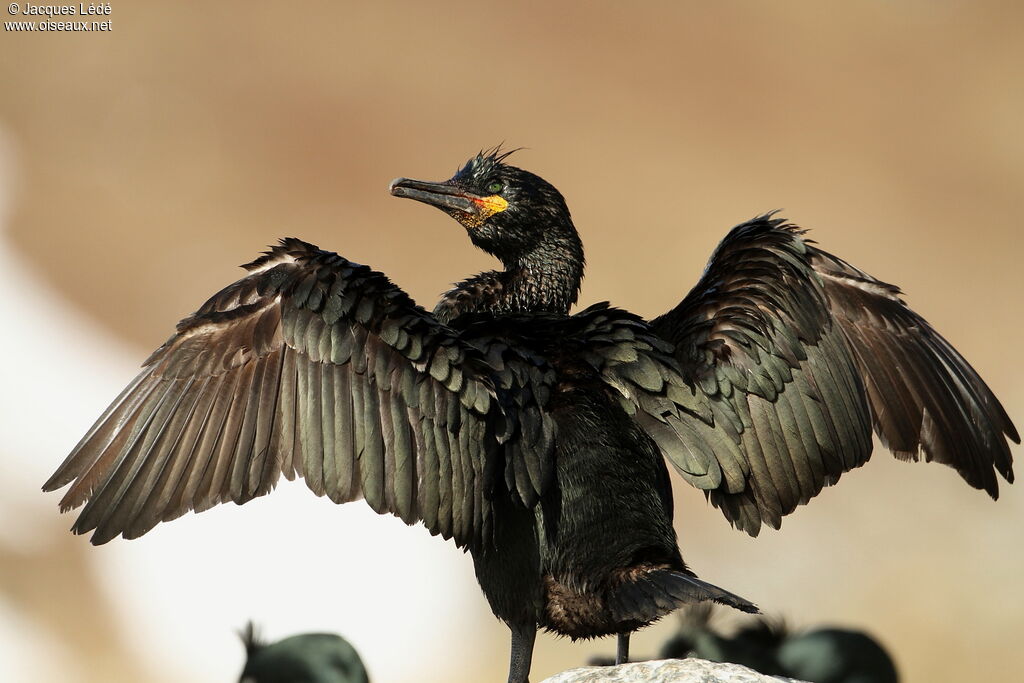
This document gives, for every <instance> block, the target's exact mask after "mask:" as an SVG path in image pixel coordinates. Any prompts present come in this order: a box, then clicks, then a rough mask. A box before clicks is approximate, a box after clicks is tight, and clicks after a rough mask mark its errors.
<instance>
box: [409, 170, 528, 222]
mask: <svg viewBox="0 0 1024 683" xmlns="http://www.w3.org/2000/svg"><path fill="white" fill-rule="evenodd" d="M389 189H390V191H391V194H392V196H395V197H406V198H408V199H415V200H416V201H418V202H423V203H424V204H430V205H432V206H436V207H438V208H439V209H443V210H446V211H447V210H455V211H460V212H462V213H463V214H466V217H467V218H469V219H470V220H471V221H472V222H474V223H476V224H479V223H480V222H483V221H485V220H487V218H489V217H490V216H492V215H494V214H496V213H498V212H499V211H504V210H505V209H506V208H507V207H508V202H507V201H505V200H504V199H503V198H501V197H499V196H497V195H495V196H493V197H481V196H480V195H476V194H473V193H472V192H466V191H465V190H461V189H459V188H458V187H456V186H454V185H451V184H449V183H429V182H425V181H423V180H412V179H411V178H395V179H394V180H392V181H391V186H390V188H389ZM460 220H461V219H460Z"/></svg>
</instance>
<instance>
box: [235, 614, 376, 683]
mask: <svg viewBox="0 0 1024 683" xmlns="http://www.w3.org/2000/svg"><path fill="white" fill-rule="evenodd" d="M241 635H242V643H243V644H244V645H245V667H244V668H243V669H242V674H241V675H240V676H239V678H238V683H370V677H369V676H368V675H367V673H366V667H365V666H363V660H362V659H360V657H359V653H358V652H356V649H355V648H354V647H352V644H351V643H349V642H348V641H347V640H345V639H344V638H342V637H341V636H339V635H337V634H335V633H303V634H300V635H297V636H289V637H287V638H283V639H282V640H279V641H277V642H274V643H265V642H263V641H262V640H261V639H260V638H259V636H257V634H256V627H255V625H254V624H253V623H252V622H249V624H248V625H247V626H246V627H245V630H244V631H242V634H241Z"/></svg>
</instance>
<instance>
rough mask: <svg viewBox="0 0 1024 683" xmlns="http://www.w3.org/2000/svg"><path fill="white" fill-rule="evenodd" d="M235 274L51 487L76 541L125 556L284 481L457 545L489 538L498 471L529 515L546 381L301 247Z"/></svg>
mask: <svg viewBox="0 0 1024 683" xmlns="http://www.w3.org/2000/svg"><path fill="white" fill-rule="evenodd" d="M245 267H246V268H247V269H248V270H249V271H250V274H249V275H248V276H247V277H245V278H243V279H242V280H239V281H238V282H236V283H234V284H232V285H230V286H229V287H227V288H225V289H224V290H222V291H221V292H219V293H217V294H215V295H214V296H213V297H212V298H211V299H210V300H209V301H207V302H206V303H205V304H204V305H203V306H202V308H200V309H199V310H198V311H197V312H196V313H195V314H193V315H192V316H190V317H188V318H186V319H185V320H183V321H182V322H181V323H179V325H178V330H177V333H176V334H175V335H174V336H172V337H171V338H170V339H169V340H168V341H167V343H165V344H164V345H163V346H162V347H160V348H159V349H158V350H157V351H156V352H155V353H154V354H153V355H152V356H151V357H150V358H149V359H148V360H147V361H146V363H145V365H144V368H143V370H142V372H141V373H140V374H139V375H138V377H136V378H135V380H134V381H133V382H132V383H131V384H130V385H129V386H128V387H127V388H126V389H125V390H124V392H122V394H121V395H120V396H119V397H118V398H117V399H116V400H115V401H114V403H113V404H111V406H110V407H109V408H108V409H107V411H106V412H105V413H104V414H103V416H102V417H100V419H99V420H98V421H97V422H96V424H95V425H94V426H93V427H92V429H91V430H90V431H89V432H88V434H86V436H85V437H84V438H83V439H82V440H81V442H80V443H79V444H78V445H77V446H76V447H75V449H74V451H72V453H71V454H70V455H69V456H68V457H67V459H66V460H65V461H64V463H63V464H62V465H61V466H60V468H59V469H58V470H57V471H56V473H55V474H54V475H53V476H52V477H51V478H50V480H49V481H47V482H46V484H45V486H44V490H54V489H57V488H60V487H62V486H65V485H66V484H68V483H72V482H73V484H72V486H71V488H70V489H69V490H68V491H67V493H66V495H65V496H64V499H63V500H62V501H61V506H62V509H63V510H67V509H71V508H74V507H78V506H79V505H82V504H83V503H84V504H85V507H84V508H83V510H82V512H81V514H80V516H79V518H78V520H77V521H76V523H75V526H74V531H75V532H76V533H87V532H90V531H93V532H94V533H93V536H92V541H93V543H97V544H99V543H104V542H106V541H108V540H110V539H112V538H114V537H116V536H118V535H123V536H124V537H125V538H134V537H137V536H140V535H142V534H144V533H146V532H147V531H149V530H150V529H152V528H153V527H154V526H155V525H156V524H157V523H159V522H161V521H167V520H170V519H174V518H176V517H178V516H180V515H182V514H184V513H185V512H187V511H188V510H196V511H201V510H205V509H207V508H209V507H211V506H213V505H216V504H217V503H222V502H226V501H234V502H235V503H239V504H241V503H244V502H246V501H248V500H251V499H252V498H255V497H256V496H260V495H264V494H266V493H268V492H269V491H270V490H271V489H273V487H274V486H275V484H276V483H277V481H278V480H279V479H280V476H281V475H282V474H284V476H285V477H287V478H289V479H291V478H293V477H294V476H295V475H296V474H298V475H299V476H301V477H303V478H304V479H305V482H306V484H307V485H308V486H309V488H310V489H312V490H313V491H314V492H315V493H316V494H317V495H323V494H327V495H328V496H329V497H330V498H331V499H332V500H334V501H335V502H338V503H342V502H346V501H350V500H355V499H357V498H365V500H366V502H367V503H368V504H369V505H370V507H372V508H373V509H374V510H376V511H377V512H380V513H384V512H389V513H392V514H394V515H397V516H398V517H400V518H402V519H403V520H405V521H406V522H407V523H410V524H411V523H413V522H415V521H422V522H423V523H424V525H425V526H426V527H427V528H428V529H429V530H430V531H431V532H432V533H434V534H441V535H442V536H444V537H445V538H451V537H454V539H455V540H456V542H457V543H459V544H460V545H466V544H468V543H470V542H473V541H474V540H479V539H481V538H484V537H486V536H487V535H488V534H489V533H490V514H491V511H490V502H489V500H488V494H489V493H491V491H492V489H493V487H494V485H495V482H498V481H499V480H500V479H501V477H500V476H496V475H495V471H496V468H502V467H505V466H506V465H507V466H508V467H509V468H510V469H514V470H515V471H517V472H519V474H520V476H519V477H518V478H515V477H513V481H514V484H513V486H518V488H513V489H512V490H513V491H514V492H515V493H516V494H517V495H518V496H519V497H520V498H521V499H522V500H524V501H526V502H528V503H531V502H533V501H535V500H536V497H537V496H538V495H539V493H540V491H541V489H542V487H543V482H544V481H545V478H546V477H547V476H548V475H546V474H545V472H546V471H547V470H548V469H549V465H550V463H549V462H548V461H549V460H550V457H549V455H548V452H549V451H550V444H551V426H550V425H549V424H548V422H547V420H546V418H544V415H543V410H542V406H540V405H539V404H538V403H537V401H538V400H543V396H542V392H543V386H542V382H543V378H540V377H538V376H537V375H536V373H534V372H533V369H532V366H531V365H530V364H529V363H525V364H524V363H522V362H521V360H522V359H520V358H519V357H518V356H517V355H516V353H515V351H514V350H513V349H509V348H508V347H507V345H504V344H502V343H501V342H500V340H488V339H476V340H473V344H472V345H470V344H468V343H467V342H466V341H465V340H464V339H462V338H461V337H460V336H459V335H458V334H457V333H455V332H453V331H452V330H451V329H449V328H447V327H445V326H443V325H441V324H440V323H438V322H437V321H436V320H435V319H434V318H433V316H432V315H430V314H429V313H427V312H425V311H424V310H422V309H421V308H419V307H418V306H416V305H415V304H414V303H413V302H412V300H411V299H409V297H408V296H406V295H405V294H404V293H403V292H402V291H401V290H400V289H399V288H397V287H396V286H394V285H393V284H391V283H390V282H389V281H388V280H387V278H385V277H384V276H383V275H382V274H380V273H377V272H374V271H372V270H370V269H369V268H367V267H366V266H360V265H358V264H354V263H351V262H349V261H346V260H345V259H343V258H341V257H340V256H338V255H336V254H333V253H330V252H325V251H321V250H319V249H317V248H316V247H314V246H312V245H310V244H306V243H305V242H301V241H299V240H295V239H286V240H282V242H281V244H280V245H279V246H277V247H274V248H273V249H271V250H270V251H269V252H267V254H266V255H265V256H263V257H261V258H259V259H258V260H256V261H254V262H253V263H251V264H249V265H247V266H245ZM531 382H534V383H536V386H537V387H538V389H539V391H538V393H537V395H536V396H535V394H534V393H533V391H532V385H531ZM538 397H540V398H538ZM524 429H525V430H526V435H525V436H524V432H523V430H524ZM509 442H511V445H510V446H509V447H508V448H504V449H503V448H501V447H500V446H501V445H502V444H505V443H509ZM502 458H509V459H510V463H503V462H502V460H501V459H502ZM511 461H514V462H511Z"/></svg>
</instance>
